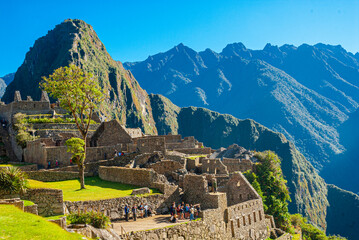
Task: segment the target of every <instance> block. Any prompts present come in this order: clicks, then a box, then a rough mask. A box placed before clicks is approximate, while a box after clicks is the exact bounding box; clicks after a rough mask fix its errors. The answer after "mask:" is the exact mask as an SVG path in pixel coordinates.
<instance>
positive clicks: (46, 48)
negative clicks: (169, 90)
mask: <svg viewBox="0 0 359 240" xmlns="http://www.w3.org/2000/svg"><path fill="white" fill-rule="evenodd" d="M71 63H73V64H76V65H78V66H81V67H82V68H83V69H85V70H86V71H89V72H91V73H93V74H94V76H95V77H97V79H98V81H99V83H100V86H101V88H102V89H103V91H104V92H105V94H107V95H108V97H107V99H106V101H104V102H103V103H102V104H101V106H100V115H101V117H102V118H103V119H112V118H118V119H119V120H120V121H121V122H122V123H124V124H126V125H127V126H128V127H140V128H142V130H143V131H144V132H145V133H156V127H155V123H154V121H153V117H152V110H151V105H150V101H149V98H148V95H147V93H146V91H144V90H143V89H142V88H141V87H140V86H139V84H138V82H137V81H136V79H135V78H134V77H133V75H132V74H131V72H130V71H127V70H125V69H124V68H123V66H122V64H121V63H120V62H116V61H114V60H113V59H112V58H111V56H110V55H109V54H108V52H107V51H106V48H105V46H104V45H103V43H102V42H101V41H100V39H99V38H98V36H97V34H96V33H95V31H94V30H93V28H92V27H91V26H90V25H89V24H87V23H85V22H84V21H82V20H65V21H64V22H63V23H61V24H59V25H57V26H56V27H55V28H54V29H53V30H51V31H49V32H48V34H47V35H46V36H44V37H41V38H39V39H38V40H36V42H35V44H34V46H33V47H31V48H30V50H29V52H28V53H27V54H26V57H25V60H24V63H23V64H22V65H21V66H20V67H19V69H18V70H17V72H16V74H15V77H14V80H13V81H12V82H11V83H10V84H9V86H8V87H7V89H6V92H5V94H4V96H3V98H2V99H3V101H5V102H6V103H9V102H11V101H12V100H13V96H14V92H15V91H16V90H20V91H21V94H22V96H27V95H28V96H31V97H32V98H33V99H35V100H36V99H39V98H40V96H41V90H40V89H39V82H40V81H41V77H42V76H48V75H50V74H51V73H52V72H53V71H54V70H55V69H57V68H59V67H62V66H67V65H69V64H71Z"/></svg>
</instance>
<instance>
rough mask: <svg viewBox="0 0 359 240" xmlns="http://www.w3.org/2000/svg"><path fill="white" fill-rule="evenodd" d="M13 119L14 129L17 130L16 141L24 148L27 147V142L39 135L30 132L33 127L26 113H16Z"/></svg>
mask: <svg viewBox="0 0 359 240" xmlns="http://www.w3.org/2000/svg"><path fill="white" fill-rule="evenodd" d="M13 120H14V125H13V129H14V130H15V131H16V143H17V144H18V145H19V146H21V147H22V148H26V144H27V142H29V141H34V140H35V139H37V137H36V136H33V135H32V134H30V132H29V131H31V129H32V127H31V126H30V125H29V123H28V121H27V119H26V115H25V114H22V113H16V114H15V115H14V117H13Z"/></svg>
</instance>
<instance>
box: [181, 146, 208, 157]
mask: <svg viewBox="0 0 359 240" xmlns="http://www.w3.org/2000/svg"><path fill="white" fill-rule="evenodd" d="M211 150H212V149H211V148H206V147H205V148H178V149H176V151H177V152H181V153H185V154H191V155H209V154H211Z"/></svg>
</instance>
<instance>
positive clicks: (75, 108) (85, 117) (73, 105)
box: [40, 64, 103, 189]
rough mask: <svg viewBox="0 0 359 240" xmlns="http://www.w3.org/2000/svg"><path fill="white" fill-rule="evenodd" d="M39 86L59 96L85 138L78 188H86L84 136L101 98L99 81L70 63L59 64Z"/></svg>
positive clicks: (52, 95)
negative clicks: (66, 65)
mask: <svg viewBox="0 0 359 240" xmlns="http://www.w3.org/2000/svg"><path fill="white" fill-rule="evenodd" d="M40 86H41V87H42V88H43V89H44V90H45V91H47V92H49V93H50V96H51V97H52V98H54V99H58V100H59V102H60V106H61V107H62V108H64V109H66V110H68V111H70V112H71V113H72V115H73V117H74V119H75V123H76V126H77V128H78V130H79V132H80V133H81V135H82V138H83V140H84V145H83V148H84V151H83V159H82V160H81V161H80V163H79V164H78V166H79V176H80V182H81V189H84V188H85V178H84V175H85V174H84V173H85V165H84V162H85V159H86V139H87V135H88V131H89V127H90V122H91V121H90V120H91V118H92V114H93V112H94V110H95V109H96V108H97V106H98V105H99V104H100V103H101V101H102V100H103V93H102V91H101V89H100V87H99V84H98V81H97V80H96V79H95V78H94V77H93V75H92V74H91V73H87V72H85V71H83V70H82V69H81V68H80V67H78V66H75V65H73V64H71V65H70V66H69V67H61V68H58V69H56V70H55V71H54V73H53V74H52V75H50V76H49V77H43V81H42V82H41V84H40Z"/></svg>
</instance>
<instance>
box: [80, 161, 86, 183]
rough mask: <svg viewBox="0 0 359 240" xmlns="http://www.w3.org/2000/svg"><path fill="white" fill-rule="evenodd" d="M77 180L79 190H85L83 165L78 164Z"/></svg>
mask: <svg viewBox="0 0 359 240" xmlns="http://www.w3.org/2000/svg"><path fill="white" fill-rule="evenodd" d="M79 178H80V183H81V189H86V187H85V166H84V163H83V162H82V163H80V165H79Z"/></svg>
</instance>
